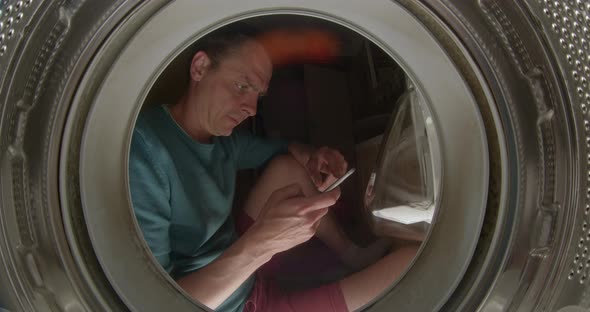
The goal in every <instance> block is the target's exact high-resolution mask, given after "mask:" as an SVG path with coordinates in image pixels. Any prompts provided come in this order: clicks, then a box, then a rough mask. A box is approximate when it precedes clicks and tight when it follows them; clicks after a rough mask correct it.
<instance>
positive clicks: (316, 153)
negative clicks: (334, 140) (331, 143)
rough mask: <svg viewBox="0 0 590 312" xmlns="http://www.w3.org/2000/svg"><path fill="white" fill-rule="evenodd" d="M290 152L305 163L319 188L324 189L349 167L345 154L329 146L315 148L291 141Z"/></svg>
mask: <svg viewBox="0 0 590 312" xmlns="http://www.w3.org/2000/svg"><path fill="white" fill-rule="evenodd" d="M289 152H290V153H291V154H292V155H293V157H295V159H297V161H298V162H299V163H300V164H301V165H303V166H304V167H305V168H306V169H307V172H308V173H309V176H310V178H311V180H312V181H313V183H314V184H315V186H316V187H317V188H318V190H320V191H323V190H325V189H326V188H327V187H328V186H330V185H331V184H332V183H334V181H336V180H337V179H338V178H340V177H341V176H343V175H344V174H345V173H346V170H347V169H348V163H347V162H346V160H345V159H344V156H342V154H341V153H340V152H339V151H338V150H335V149H333V148H329V147H327V146H323V147H320V148H319V149H314V148H313V147H311V146H309V145H304V144H299V143H291V144H289Z"/></svg>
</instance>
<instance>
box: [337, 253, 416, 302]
mask: <svg viewBox="0 0 590 312" xmlns="http://www.w3.org/2000/svg"><path fill="white" fill-rule="evenodd" d="M418 247H419V245H418V244H415V245H407V246H404V247H401V248H398V249H396V250H395V251H393V252H391V253H390V254H389V255H387V256H385V257H384V258H382V259H380V260H379V261H377V262H376V263H374V264H372V265H370V266H369V267H367V268H365V269H363V270H362V271H359V272H356V273H354V274H352V275H350V276H347V277H346V278H344V279H342V280H341V281H340V288H341V290H342V295H343V296H344V300H345V301H346V306H347V307H348V310H349V311H355V310H357V309H359V308H361V307H362V306H364V305H365V304H367V303H369V302H370V301H371V300H373V299H374V298H375V297H377V296H378V295H379V294H381V292H383V291H384V290H385V289H386V288H387V287H389V286H390V285H391V284H392V283H393V282H394V281H395V280H396V279H397V278H398V277H399V276H400V274H401V273H402V272H403V271H404V270H405V269H406V268H407V266H408V264H409V263H410V262H411V261H412V259H414V257H415V256H416V252H417V251H418Z"/></svg>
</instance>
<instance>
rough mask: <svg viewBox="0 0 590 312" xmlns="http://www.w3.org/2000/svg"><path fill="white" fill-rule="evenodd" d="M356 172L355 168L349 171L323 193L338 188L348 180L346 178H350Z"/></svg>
mask: <svg viewBox="0 0 590 312" xmlns="http://www.w3.org/2000/svg"><path fill="white" fill-rule="evenodd" d="M354 171H355V169H354V168H351V169H350V170H348V171H347V172H346V173H345V174H344V175H343V176H342V177H341V178H339V179H338V180H336V181H334V183H332V184H331V185H330V186H328V188H327V189H325V190H324V191H323V192H322V193H325V192H329V191H331V190H333V189H335V188H337V187H338V185H340V184H342V182H344V180H346V178H348V177H350V175H351V174H353V173H354Z"/></svg>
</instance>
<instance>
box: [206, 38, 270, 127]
mask: <svg viewBox="0 0 590 312" xmlns="http://www.w3.org/2000/svg"><path fill="white" fill-rule="evenodd" d="M271 75H272V64H271V62H270V59H269V57H268V55H267V54H266V52H265V51H264V49H263V48H262V46H260V45H258V44H256V43H255V42H247V43H245V44H243V45H242V46H241V47H240V48H239V49H238V51H236V52H235V53H232V54H230V55H228V56H226V57H225V58H223V59H221V60H220V63H219V64H218V66H217V67H216V68H214V69H209V70H206V71H205V72H204V74H203V75H202V77H201V79H200V81H198V84H197V85H196V90H197V92H196V95H197V101H198V102H199V104H198V110H199V111H198V113H199V114H198V115H199V122H200V124H201V126H202V128H203V129H204V130H205V131H207V132H208V133H209V134H211V135H214V136H227V135H230V134H231V133H232V131H233V129H234V128H235V127H236V126H237V125H239V124H240V123H241V122H242V121H244V120H245V119H246V118H248V117H250V116H254V115H255V114H256V106H257V103H258V98H259V97H260V96H262V95H264V94H265V93H266V90H267V88H268V83H269V81H270V78H271Z"/></svg>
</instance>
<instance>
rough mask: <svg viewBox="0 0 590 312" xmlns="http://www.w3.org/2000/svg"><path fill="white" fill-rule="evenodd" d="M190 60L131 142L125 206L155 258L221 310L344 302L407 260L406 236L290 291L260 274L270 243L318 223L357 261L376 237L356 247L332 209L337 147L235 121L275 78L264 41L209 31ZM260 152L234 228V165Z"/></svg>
mask: <svg viewBox="0 0 590 312" xmlns="http://www.w3.org/2000/svg"><path fill="white" fill-rule="evenodd" d="M189 72H190V83H189V87H188V90H187V92H186V94H185V95H184V96H183V97H182V98H181V99H180V100H179V101H178V103H176V104H174V105H172V106H169V107H166V106H159V107H156V108H153V109H149V110H147V111H145V112H142V113H141V115H140V117H139V119H138V122H137V125H136V128H135V131H134V135H133V140H132V146H131V153H130V188H131V194H132V199H133V206H134V209H135V212H136V215H137V218H138V222H139V224H140V226H141V229H142V232H143V235H144V238H145V239H146V241H147V242H148V245H149V247H150V249H151V250H152V252H153V254H154V256H155V257H156V259H157V260H158V262H159V263H160V264H161V265H162V266H163V267H164V269H166V270H167V271H168V272H169V273H170V274H171V275H172V277H173V278H175V280H176V281H177V283H178V284H179V285H180V286H181V287H182V288H183V289H184V290H185V291H186V292H187V293H188V294H189V295H190V296H191V297H193V298H194V299H196V300H197V301H199V302H201V303H202V304H204V305H206V306H207V307H209V308H211V309H215V310H220V311H242V310H244V309H246V310H248V311H302V310H308V311H347V310H354V309H358V308H359V307H361V306H362V305H364V304H366V303H367V302H368V301H370V300H372V299H373V298H374V297H375V296H376V295H378V294H379V293H380V292H381V291H382V290H383V289H384V288H385V287H386V286H387V285H388V284H390V283H391V282H392V281H393V280H394V279H395V278H396V277H397V276H398V275H399V274H400V272H401V271H402V270H403V269H404V268H405V265H406V264H407V263H408V261H409V260H410V259H411V258H412V257H413V255H414V253H415V249H414V248H407V249H400V250H398V251H396V252H395V253H392V254H389V255H388V256H386V257H385V258H384V259H382V260H380V261H379V262H377V263H375V264H373V265H371V266H369V267H367V268H366V269H364V270H362V271H360V272H358V273H355V274H352V275H351V276H349V277H347V278H345V279H343V280H342V281H339V282H336V283H332V284H328V285H324V286H322V287H319V288H316V289H310V290H306V291H300V292H296V293H283V292H281V290H280V289H278V288H277V287H275V286H274V284H273V283H272V280H268V279H267V278H266V277H261V276H258V277H257V276H256V274H255V273H256V272H257V270H258V269H259V268H260V267H261V266H263V265H264V264H265V263H266V262H268V261H269V260H270V259H271V257H272V256H273V255H275V254H277V253H279V252H282V251H285V250H288V249H290V248H292V247H294V246H297V245H299V244H301V243H303V242H305V241H307V240H309V239H310V238H311V237H312V236H314V235H317V236H318V237H319V238H320V239H321V240H323V241H324V242H325V243H326V244H327V245H328V246H329V247H331V248H332V249H334V250H335V251H336V252H337V253H338V254H340V255H341V256H342V258H343V260H345V262H347V263H349V264H351V265H352V266H358V267H362V266H365V265H366V264H368V263H366V262H367V261H365V260H366V257H362V256H363V255H364V254H377V253H378V252H379V251H381V249H380V248H373V249H371V248H369V249H361V248H359V247H357V246H356V245H354V244H353V243H352V242H351V241H350V240H349V239H348V238H347V237H346V235H344V234H343V232H342V231H341V230H340V229H339V227H338V225H337V224H336V222H335V221H334V220H333V219H332V218H331V217H330V215H329V214H328V209H329V207H330V206H332V205H333V204H334V203H335V202H336V201H337V200H338V197H339V196H340V190H339V189H335V190H333V191H331V192H327V193H320V192H319V191H318V190H321V189H323V188H325V187H326V186H327V185H329V184H330V183H331V182H332V181H334V180H335V177H338V176H341V175H342V174H344V172H345V171H346V169H347V163H346V161H345V160H344V158H343V157H342V155H341V154H340V153H339V152H337V151H335V150H332V149H329V148H325V147H323V148H320V149H317V150H314V149H312V148H310V147H308V146H305V145H301V144H296V143H292V144H285V143H283V142H278V141H266V140H262V139H260V138H256V137H254V136H252V135H249V134H247V133H245V132H240V131H234V128H235V127H236V126H237V125H239V124H240V123H241V122H242V121H244V120H245V119H246V118H248V117H250V116H254V115H255V114H256V109H257V100H258V98H259V97H260V96H262V95H264V93H265V92H266V89H267V87H268V83H269V81H270V78H271V74H272V64H271V61H270V58H269V56H268V55H267V53H266V51H265V49H264V47H263V46H262V45H261V44H259V43H258V42H257V41H256V40H254V39H251V38H249V37H246V36H243V35H235V36H228V37H225V38H218V39H211V40H209V41H208V42H207V43H206V44H204V45H203V48H202V49H201V50H200V51H199V52H197V53H196V54H195V55H194V57H193V58H192V61H191V64H190V71H189ZM277 155H278V156H277ZM263 164H265V165H266V168H265V170H264V173H263V174H262V176H261V177H260V178H259V180H258V181H257V183H256V185H255V186H254V188H253V190H252V192H251V193H250V194H249V197H248V199H247V201H246V203H245V205H244V208H243V210H244V212H245V214H246V215H247V216H246V217H245V218H248V220H249V221H246V223H248V222H249V223H250V224H248V226H247V230H245V231H244V233H243V234H242V235H241V236H239V237H238V236H237V234H236V233H235V230H234V224H233V220H232V218H231V215H230V212H231V207H232V199H233V192H234V187H235V175H236V171H237V170H239V169H244V168H254V167H260V166H262V165H263ZM322 173H324V174H325V175H327V176H328V178H326V179H322ZM320 221H321V222H320ZM359 256H361V257H359ZM369 258H371V259H370V260H373V258H376V257H374V256H373V255H370V257H369ZM369 281H370V283H368V282H369ZM302 298H305V299H302Z"/></svg>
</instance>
